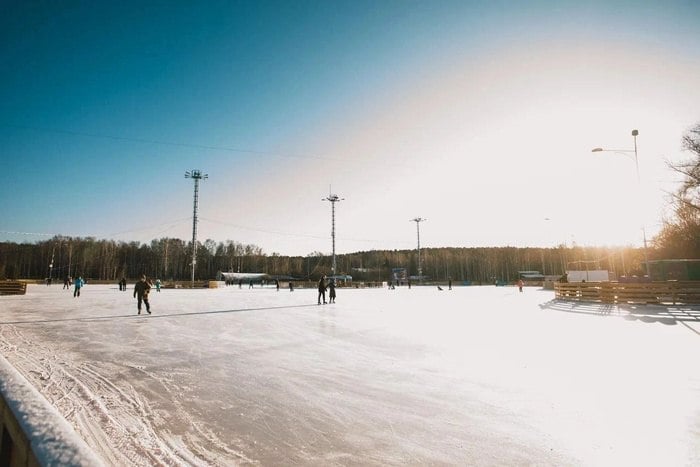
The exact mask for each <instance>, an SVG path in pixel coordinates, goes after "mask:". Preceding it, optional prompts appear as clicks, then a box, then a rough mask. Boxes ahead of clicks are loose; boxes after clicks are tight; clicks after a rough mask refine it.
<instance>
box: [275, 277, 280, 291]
mask: <svg viewBox="0 0 700 467" xmlns="http://www.w3.org/2000/svg"><path fill="white" fill-rule="evenodd" d="M275 287H277V291H278V292H279V291H280V281H279V280H278V279H275Z"/></svg>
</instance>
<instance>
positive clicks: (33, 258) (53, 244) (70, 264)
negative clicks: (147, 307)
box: [0, 236, 653, 283]
mask: <svg viewBox="0 0 700 467" xmlns="http://www.w3.org/2000/svg"><path fill="white" fill-rule="evenodd" d="M197 245H198V246H197V262H196V271H195V279H197V280H209V279H214V278H216V275H217V272H219V271H232V272H263V273H267V274H270V275H273V276H292V277H294V278H296V279H300V280H306V279H309V280H315V279H318V277H320V276H321V274H326V275H329V274H330V273H331V267H332V258H331V256H330V255H328V254H321V253H312V254H309V255H307V256H281V255H279V254H276V253H273V254H272V255H267V254H265V253H264V252H263V251H262V249H261V248H259V247H257V246H254V245H244V244H241V243H238V242H234V241H227V242H218V243H217V242H215V241H213V240H206V241H204V242H203V243H200V242H198V244H197ZM650 251H653V250H650ZM420 256H421V265H422V272H423V276H426V277H427V278H429V279H430V280H433V281H446V280H447V279H448V278H452V279H453V280H455V281H471V282H472V283H492V282H493V281H494V280H508V281H510V280H514V279H516V278H517V277H518V271H539V272H540V273H543V274H546V275H556V276H560V275H562V274H563V273H564V272H565V270H566V269H589V270H590V269H607V270H609V271H613V272H615V273H616V274H617V275H618V276H621V275H640V276H641V275H644V266H643V261H644V250H643V249H642V248H632V247H629V248H594V247H579V246H573V247H571V246H563V245H562V246H559V247H555V248H516V247H481V248H422V249H421V250H420ZM650 259H651V255H650ZM336 264H337V269H338V273H339V274H349V275H351V276H352V277H353V280H354V281H386V280H389V279H390V278H391V277H392V269H393V268H406V270H407V273H408V274H409V275H412V276H415V275H417V274H418V266H417V251H416V250H415V249H412V250H372V251H361V252H357V253H348V254H339V255H336ZM141 274H146V275H147V276H149V277H151V278H160V279H162V280H175V281H184V280H189V279H191V276H192V244H191V242H185V241H183V240H180V239H175V238H161V239H159V240H153V241H151V243H150V245H149V244H142V243H139V242H117V241H113V240H97V239H95V238H92V237H88V238H74V237H62V236H57V237H54V238H52V239H50V240H46V241H42V242H38V243H21V244H18V243H10V242H4V243H0V279H32V280H43V279H45V278H48V277H51V278H53V279H54V280H56V279H59V280H61V279H63V278H64V277H66V276H71V277H77V276H82V277H83V278H86V279H88V280H89V279H93V280H110V281H117V280H118V279H120V278H122V277H126V278H127V279H130V280H133V279H135V278H137V277H139V276H140V275H141Z"/></svg>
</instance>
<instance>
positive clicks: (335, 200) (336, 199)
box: [321, 193, 345, 276]
mask: <svg viewBox="0 0 700 467" xmlns="http://www.w3.org/2000/svg"><path fill="white" fill-rule="evenodd" d="M344 199H345V198H339V197H338V195H334V194H332V193H329V194H328V196H327V197H326V198H323V199H322V200H321V201H330V202H331V237H332V239H333V268H332V269H331V272H332V273H333V275H334V276H335V203H338V202H340V201H343V200H344Z"/></svg>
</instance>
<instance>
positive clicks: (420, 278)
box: [409, 217, 428, 283]
mask: <svg viewBox="0 0 700 467" xmlns="http://www.w3.org/2000/svg"><path fill="white" fill-rule="evenodd" d="M427 220H428V219H424V218H422V217H416V218H415V219H411V220H410V221H409V222H415V223H416V234H417V236H418V248H417V251H418V282H419V283H420V282H421V281H422V280H423V268H422V267H421V264H420V223H421V222H423V221H427Z"/></svg>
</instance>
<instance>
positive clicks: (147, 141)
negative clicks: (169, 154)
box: [2, 124, 345, 162]
mask: <svg viewBox="0 0 700 467" xmlns="http://www.w3.org/2000/svg"><path fill="white" fill-rule="evenodd" d="M2 126H5V127H9V128H17V129H21V130H30V131H37V132H46V133H58V134H63V135H71V136H80V137H84V138H101V139H111V140H114V141H126V142H131V143H141V144H158V145H163V146H177V147H185V148H194V149H205V150H207V151H226V152H238V153H246V154H255V155H267V156H275V157H287V158H294V159H316V160H325V161H334V162H345V160H344V159H339V158H334V157H328V156H317V155H311V154H286V153H280V152H273V151H260V150H255V149H246V148H231V147H227V146H211V145H206V144H196V143H182V142H176V141H162V140H155V139H148V138H131V137H127V136H116V135H107V134H101V133H87V132H82V131H71V130H63V129H57V128H41V127H31V126H24V125H12V124H2Z"/></svg>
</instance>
